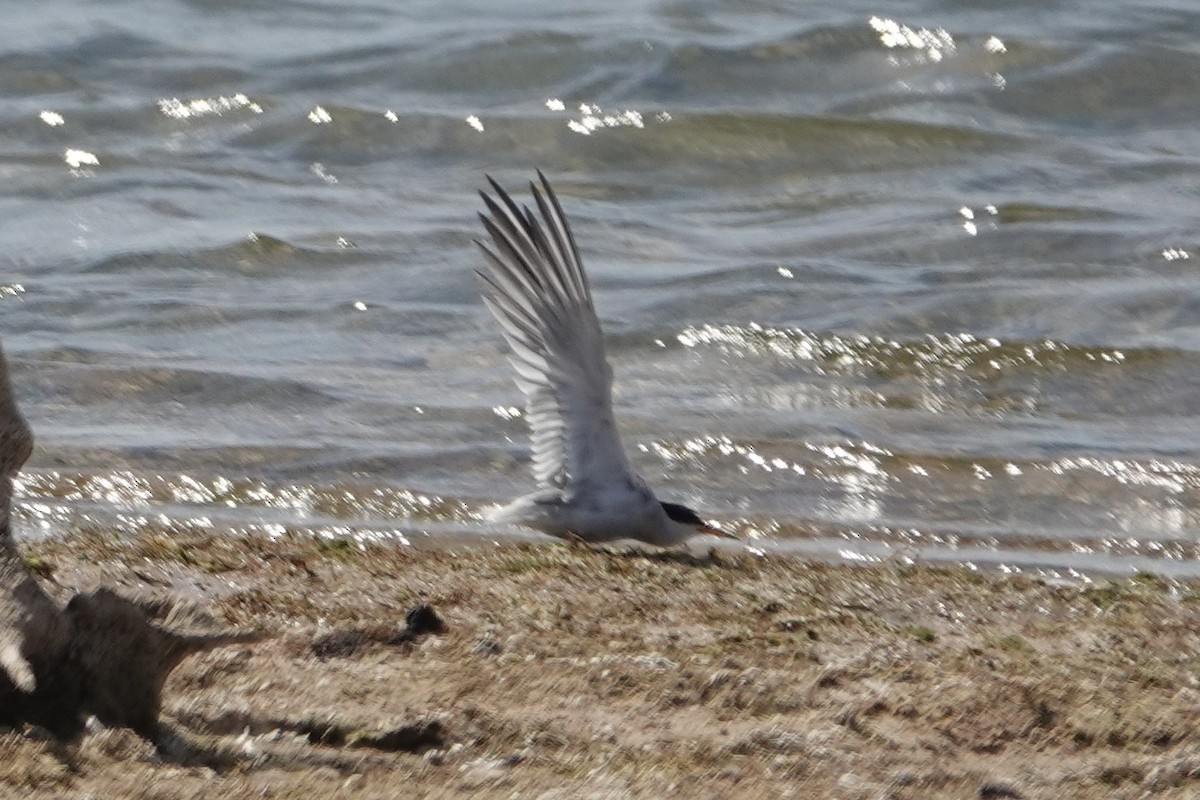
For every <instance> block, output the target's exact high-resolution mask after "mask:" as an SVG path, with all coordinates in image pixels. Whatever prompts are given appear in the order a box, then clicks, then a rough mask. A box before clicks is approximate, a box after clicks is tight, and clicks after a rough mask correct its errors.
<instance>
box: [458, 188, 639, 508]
mask: <svg viewBox="0 0 1200 800" xmlns="http://www.w3.org/2000/svg"><path fill="white" fill-rule="evenodd" d="M538 178H539V179H540V180H541V184H542V189H543V190H544V195H543V192H542V191H539V190H538V187H537V186H536V185H535V184H532V183H531V184H530V189H531V190H532V192H533V198H534V201H535V202H536V205H537V211H536V212H534V211H532V210H531V209H530V208H529V207H528V206H523V207H518V206H517V204H516V203H514V202H513V200H512V198H511V197H509V196H508V193H507V192H505V191H504V190H503V189H501V188H500V186H499V184H497V183H496V182H495V181H494V180H492V179H491V178H488V182H489V183H491V185H492V188H493V189H494V190H495V192H496V196H497V198H498V201H497V200H493V199H492V198H491V197H489V196H488V195H487V194H485V193H483V192H480V195H481V196H482V197H483V202H484V205H485V206H486V207H487V212H488V213H487V214H482V213H481V214H480V215H479V218H480V219H481V220H482V221H483V226H484V228H485V229H486V230H487V232H488V235H489V236H491V239H492V248H494V249H492V248H489V247H488V246H487V245H485V244H483V243H482V242H477V244H478V245H479V246H480V248H481V249H482V250H483V253H484V257H485V258H486V259H487V263H488V266H489V267H490V269H489V270H488V271H487V272H486V273H484V272H480V273H479V276H480V278H482V279H483V281H484V283H485V284H486V287H487V290H486V293H485V294H484V298H483V300H484V302H485V303H486V304H487V307H488V308H489V309H491V312H492V314H494V315H495V317H496V320H497V321H498V322H499V323H500V327H501V329H502V330H503V331H504V338H505V339H507V340H508V344H509V346H510V347H511V348H512V356H511V357H510V359H509V360H510V361H512V364H513V367H515V368H516V371H517V378H516V380H517V385H518V386H519V387H520V388H521V391H522V392H524V393H525V399H526V418H527V420H528V421H529V427H530V429H531V432H532V433H533V474H534V477H535V478H536V479H537V482H538V485H539V486H540V487H542V488H555V489H561V490H563V491H566V492H568V493H578V492H583V493H587V492H589V491H595V490H600V489H601V488H602V487H603V486H604V485H605V484H608V483H610V482H613V481H620V482H622V483H625V482H627V481H628V480H629V479H630V478H632V477H633V470H632V469H631V467H630V466H629V461H628V460H627V459H626V457H625V451H624V449H623V448H622V447H621V440H620V437H619V436H618V434H617V427H616V423H615V422H614V420H613V413H612V369H611V368H610V367H609V365H608V361H607V359H606V358H605V355H604V334H603V332H602V331H601V330H600V321H599V320H598V319H596V310H595V307H594V306H593V305H592V290H591V287H590V285H589V284H588V279H587V275H585V274H584V271H583V264H582V263H581V262H580V260H579V250H578V248H576V246H575V237H574V236H572V235H571V227H570V225H568V224H567V219H566V217H565V216H564V215H563V211H562V206H561V205H559V202H558V198H557V197H556V196H555V195H554V190H553V189H552V188H550V183H549V182H548V181H547V180H546V176H545V175H543V174H542V173H541V172H540V171H539V172H538Z"/></svg>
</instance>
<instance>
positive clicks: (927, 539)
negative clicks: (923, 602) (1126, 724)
mask: <svg viewBox="0 0 1200 800" xmlns="http://www.w3.org/2000/svg"><path fill="white" fill-rule="evenodd" d="M907 8H908V11H906V12H905V13H904V14H903V15H900V16H896V17H891V16H888V14H887V12H885V11H884V10H883V9H881V8H880V7H879V6H871V5H863V4H849V5H847V4H845V3H832V2H824V3H805V4H799V5H797V4H790V3H770V2H751V3H741V4H735V5H730V4H727V3H706V2H673V3H659V4H645V3H626V4H622V3H608V4H599V5H596V4H593V5H591V6H589V7H588V8H587V9H586V10H583V11H574V10H567V9H566V8H565V7H563V6H561V5H560V4H555V3H545V2H542V3H538V2H528V3H524V4H520V5H519V6H512V5H510V6H495V5H494V4H472V3H467V2H439V3H412V4H404V5H403V6H397V5H395V4H392V3H383V2H366V1H365V0H364V1H363V2H352V1H351V0H343V1H341V2H335V1H334V0H329V1H328V2H273V3H257V2H252V0H222V1H220V2H218V1H217V0H188V1H187V2H172V3H155V2H148V1H147V0H126V1H125V2H114V0H104V2H99V1H98V0H95V1H93V2H78V1H77V0H72V2H66V0H47V2H43V3H39V4H37V5H36V6H29V7H21V8H13V9H9V13H8V15H7V17H6V22H5V27H6V32H7V34H8V35H7V36H6V37H5V42H4V44H3V45H0V92H3V95H4V97H5V103H4V104H2V107H0V134H2V139H0V174H2V176H3V181H0V242H2V243H3V256H2V262H0V263H2V264H3V273H2V274H0V285H3V291H2V293H0V305H2V308H3V314H2V323H0V335H2V336H3V338H4V342H5V345H6V347H7V350H8V354H9V357H10V359H11V361H12V362H13V369H14V380H15V382H16V385H17V392H18V395H19V398H20V401H21V403H22V406H23V408H24V409H25V410H26V413H27V416H28V417H29V418H30V421H31V423H32V425H33V427H34V429H35V432H36V434H37V436H38V445H39V446H38V450H37V453H36V455H35V456H34V459H33V460H32V461H31V463H30V465H29V469H28V470H27V471H26V473H25V478H24V479H23V480H22V482H21V485H20V496H19V502H20V508H19V509H18V524H19V531H20V533H21V534H22V535H23V536H25V537H37V536H42V535H64V534H65V535H70V534H71V533H73V532H77V531H80V530H91V529H101V530H107V529H120V530H124V531H128V532H130V533H136V532H139V531H140V532H163V533H166V534H169V535H176V534H180V533H186V532H193V531H206V532H217V533H228V534H230V535H234V534H238V533H254V534H265V535H275V534H278V533H280V532H282V531H301V532H304V531H311V532H315V533H317V534H319V535H338V536H362V537H384V538H391V539H394V540H396V541H397V542H411V543H414V544H419V543H420V542H423V541H430V540H435V539H446V538H449V539H451V540H459V539H465V540H490V539H512V538H517V537H520V536H525V535H528V534H522V533H521V532H517V531H499V530H493V529H490V528H488V527H487V526H486V525H484V524H482V523H481V522H480V521H479V520H478V512H479V510H480V509H481V508H482V507H483V506H485V505H487V504H489V503H492V502H495V501H498V500H503V499H507V498H508V497H509V496H511V495H513V494H516V493H519V492H522V491H525V490H527V489H528V488H529V485H530V480H529V478H528V476H527V465H526V438H525V431H524V423H523V421H522V419H521V418H520V416H519V413H517V412H518V409H517V408H515V406H519V404H520V396H519V394H518V393H517V390H516V389H515V387H514V386H513V385H512V383H511V379H510V376H509V373H508V366H507V364H506V362H505V360H504V354H503V349H502V340H501V338H500V336H499V333H498V330H497V328H496V326H495V325H494V323H493V322H492V321H491V319H490V318H489V317H488V315H487V312H486V311H485V309H484V308H483V306H482V305H481V303H480V302H479V300H478V287H477V286H476V284H475V283H474V279H473V276H472V270H473V269H474V268H476V267H478V266H479V265H480V262H479V258H478V255H477V253H476V252H475V250H474V246H473V245H472V244H471V240H472V238H474V237H476V236H479V235H480V228H479V225H478V222H477V220H476V218H475V212H476V211H477V209H478V208H479V207H480V203H479V201H478V199H477V197H476V195H475V190H476V189H478V188H480V187H481V186H483V185H484V177H483V176H484V173H485V172H488V173H490V174H492V175H494V176H495V177H496V178H497V179H498V180H500V181H501V182H502V183H504V184H506V185H509V186H510V187H513V188H519V187H520V186H521V185H522V184H523V183H524V182H525V181H527V180H528V179H529V178H530V177H532V175H533V170H534V169H535V168H536V167H540V168H542V169H544V170H545V171H546V172H547V173H548V175H549V176H550V177H551V179H552V180H553V181H554V183H555V184H556V186H557V187H558V190H559V193H560V195H561V197H562V200H563V203H564V205H565V206H566V209H567V212H568V213H569V214H570V216H571V218H572V219H573V221H574V224H575V230H576V235H577V237H578V239H579V241H580V246H581V248H582V250H583V252H584V258H585V261H586V263H587V265H588V268H589V270H590V272H591V275H592V278H593V282H594V285H595V287H596V293H597V303H598V306H599V308H600V311H601V315H602V317H603V322H604V324H605V326H606V330H607V333H608V336H609V343H610V357H611V360H612V361H613V364H614V369H615V370H616V373H617V387H616V392H617V403H618V415H619V417H620V420H621V422H622V425H623V430H624V433H625V437H626V440H627V444H628V446H629V448H630V449H631V451H632V453H633V455H634V457H635V460H636V463H637V466H638V468H639V469H640V470H641V471H642V473H643V475H644V476H645V477H646V478H647V479H648V480H649V481H650V482H651V483H652V484H653V485H655V486H656V487H659V489H660V494H661V495H663V496H664V497H667V498H669V499H673V500H676V501H680V502H686V503H688V504H692V505H694V506H696V507H698V508H700V509H702V510H703V511H705V512H707V513H709V514H711V515H712V516H713V517H714V518H716V519H718V520H719V521H721V522H722V523H723V524H724V525H726V526H727V527H730V528H731V529H734V530H738V531H740V532H742V533H743V534H745V535H746V536H747V537H749V538H750V539H751V541H752V542H753V544H754V545H755V546H757V547H760V548H761V549H763V550H765V551H768V552H771V551H791V552H799V553H802V554H805V555H808V556H812V557H820V558H835V559H848V560H852V561H868V562H869V561H875V560H905V559H929V560H938V561H951V562H964V563H970V564H974V565H977V566H980V567H984V568H1000V569H1005V570H1023V571H1030V572H1034V573H1038V574H1043V573H1045V574H1052V575H1054V574H1057V575H1071V574H1074V573H1075V572H1083V573H1088V574H1103V573H1125V572H1129V571H1131V570H1136V569H1143V570H1150V571H1153V572H1158V573H1162V574H1167V575H1193V576H1194V575H1200V546H1198V544H1197V543H1198V540H1200V425H1198V424H1197V413H1198V412H1200V399H1197V398H1200V391H1198V390H1200V275H1198V274H1197V267H1198V266H1200V241H1198V235H1197V221H1198V220H1200V189H1198V188H1197V187H1200V129H1198V128H1197V127H1196V124H1195V120H1196V117H1195V109H1196V107H1197V106H1198V104H1200V37H1197V35H1196V32H1197V31H1200V9H1198V8H1196V7H1195V4H1194V3H1190V2H1189V3H1184V2H1170V1H1169V0H1163V1H1162V2H1139V0H1123V2H1119V3H1116V4H1109V5H1108V6H1106V7H1105V13H1104V14H1092V13H1089V12H1087V11H1086V9H1084V8H1083V7H1081V6H1080V5H1079V4H1076V3H1067V2H1057V3H1034V4H1019V5H1018V6H1011V5H1010V6H1009V7H1007V8H1005V9H1004V10H993V9H991V8H988V7H985V6H982V5H979V4H975V3H952V2H946V0H930V2H924V3H920V4H909V6H907ZM501 9H502V10H501Z"/></svg>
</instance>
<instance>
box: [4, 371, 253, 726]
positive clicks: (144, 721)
mask: <svg viewBox="0 0 1200 800" xmlns="http://www.w3.org/2000/svg"><path fill="white" fill-rule="evenodd" d="M32 449H33V436H32V434H31V433H30V431H29V426H28V425H27V424H26V423H25V420H24V418H23V417H22V416H21V413H20V411H19V410H18V409H17V405H16V401H15V400H14V398H13V394H12V388H11V386H10V384H9V380H8V364H7V362H6V361H5V359H4V354H3V351H0V725H20V724H25V723H31V724H35V725H40V726H42V727H44V728H46V729H47V730H49V731H50V732H51V733H52V734H54V735H55V736H56V737H58V738H59V739H63V740H71V739H74V738H77V737H78V736H79V735H80V734H81V733H82V732H83V729H84V722H85V720H86V719H87V718H88V717H89V716H95V717H96V719H98V720H99V721H100V722H101V723H103V724H105V725H107V726H109V727H128V728H132V729H133V730H134V731H136V732H137V733H139V734H141V735H142V736H145V737H146V738H148V739H150V740H152V741H155V742H163V741H164V740H166V739H168V738H169V733H168V731H166V729H165V728H163V727H161V726H160V723H159V713H160V711H161V709H162V691H163V684H164V683H166V680H167V677H168V676H169V675H170V674H171V671H172V670H174V669H175V667H177V666H178V665H179V663H180V662H181V661H182V660H183V659H184V658H186V657H187V656H188V655H191V654H193V653H198V652H202V651H205V650H209V649H211V648H214V647H219V646H221V645H225V644H234V643H240V642H251V641H257V640H259V639H261V638H262V636H261V635H260V634H258V633H254V632H231V631H222V630H217V629H215V626H214V625H213V624H212V622H211V620H208V619H207V618H205V617H204V615H203V614H201V613H200V612H199V611H198V610H196V609H194V608H192V607H191V606H189V605H187V604H182V603H174V602H171V601H169V600H157V601H155V600H138V599H129V598H125V597H121V596H120V595H118V594H116V593H115V592H112V591H110V590H109V589H105V588H101V589H97V590H95V591H91V592H86V593H81V594H77V595H75V596H74V597H73V598H71V600H70V602H68V603H67V605H66V607H65V608H63V607H60V606H59V605H58V604H57V603H56V602H55V601H54V600H53V599H52V598H51V597H50V596H49V595H48V594H46V592H45V591H44V590H43V589H42V588H41V586H39V585H38V582H37V580H36V579H35V578H34V576H33V575H32V574H30V572H29V570H28V569H27V568H26V566H25V563H24V561H23V560H22V559H21V554H20V553H19V552H18V550H17V547H16V544H15V543H14V542H13V536H12V528H11V523H10V517H11V510H12V487H13V478H14V477H15V476H16V474H17V471H18V470H19V469H20V468H21V466H22V465H23V464H24V463H25V460H26V459H27V458H28V457H29V454H30V452H31V451H32Z"/></svg>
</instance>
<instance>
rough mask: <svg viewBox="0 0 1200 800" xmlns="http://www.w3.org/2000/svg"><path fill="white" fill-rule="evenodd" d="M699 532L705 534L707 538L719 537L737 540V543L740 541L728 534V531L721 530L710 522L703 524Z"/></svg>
mask: <svg viewBox="0 0 1200 800" xmlns="http://www.w3.org/2000/svg"><path fill="white" fill-rule="evenodd" d="M700 532H701V533H707V534H708V535H709V536H720V537H721V538H723V539H737V541H741V539H738V537H737V536H735V535H734V534H732V533H730V532H729V531H723V530H721V529H720V528H718V527H717V526H716V525H714V524H713V523H711V522H706V523H704V527H702V528H701V529H700Z"/></svg>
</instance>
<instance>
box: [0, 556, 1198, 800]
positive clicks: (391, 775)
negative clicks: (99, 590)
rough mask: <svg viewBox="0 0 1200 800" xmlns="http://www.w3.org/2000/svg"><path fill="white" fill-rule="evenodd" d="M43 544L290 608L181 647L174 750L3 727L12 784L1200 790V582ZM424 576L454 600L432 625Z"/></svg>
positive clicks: (95, 793)
mask: <svg viewBox="0 0 1200 800" xmlns="http://www.w3.org/2000/svg"><path fill="white" fill-rule="evenodd" d="M25 553H26V557H27V561H28V562H29V563H30V565H31V567H33V568H34V569H35V570H36V571H38V572H39V574H41V575H42V576H43V582H44V583H45V584H46V585H47V587H48V588H49V589H50V590H51V591H52V592H54V593H55V594H57V595H59V596H60V597H66V596H68V595H69V594H70V593H71V592H72V591H74V590H76V589H85V588H91V587H93V586H95V585H96V584H97V583H98V582H101V581H103V582H104V583H107V584H109V585H111V586H113V587H114V588H116V589H118V590H120V591H123V592H135V591H137V592H146V591H152V592H171V593H181V594H184V595H186V596H188V597H190V598H193V599H195V600H196V601H197V602H200V603H203V604H204V605H205V606H206V607H207V608H208V609H209V611H210V612H211V613H212V614H213V615H214V616H215V617H216V618H217V619H218V620H219V621H221V622H222V623H228V624H231V625H234V626H238V627H247V628H249V627H261V628H266V629H269V630H271V631H274V632H275V634H276V635H275V636H274V637H273V638H271V639H269V640H268V641H266V642H264V643H261V644H257V645H252V646H244V647H243V646H239V647H232V648H227V649H224V650H219V651H215V652H212V653H209V654H206V655H204V656H201V657H196V658H194V659H192V660H190V661H188V662H187V663H185V664H184V665H183V666H182V667H181V668H180V669H179V670H178V671H177V672H176V673H175V674H174V675H173V676H172V678H171V680H170V682H169V684H168V686H167V690H166V708H165V712H166V713H165V716H166V717H167V718H168V719H169V720H171V722H172V725H173V726H174V728H175V730H176V731H177V733H178V737H179V738H178V746H177V747H173V748H171V752H168V753H166V754H159V753H155V751H154V748H153V747H152V746H151V745H149V744H147V743H145V742H144V741H142V740H140V739H139V738H138V737H136V736H134V735H133V734H131V733H129V732H127V731H113V730H93V731H92V732H90V733H89V734H88V735H87V736H86V737H85V738H84V739H83V741H82V742H81V743H80V744H79V745H78V746H76V747H70V748H62V747H57V746H55V745H54V744H52V743H51V742H48V741H46V740H45V738H44V737H42V736H40V735H39V734H38V732H37V731H29V730H27V731H24V732H18V731H3V732H0V795H4V796H18V795H26V794H27V793H29V792H30V790H33V796H38V797H41V796H46V797H63V798H85V797H149V798H163V799H164V800H166V799H167V798H171V799H174V798H198V797H215V796H230V797H250V796H255V797H260V796H263V797H275V798H311V797H396V796H422V797H426V796H427V797H458V796H464V795H475V796H483V797H529V798H539V797H540V798H575V797H606V798H607V797H664V796H687V797H713V798H718V797H796V798H863V799H864V800H866V799H867V798H872V799H874V798H894V799H896V800H900V799H901V798H913V799H914V800H915V799H916V798H968V797H971V798H973V797H980V798H1016V797H1021V798H1093V797H1095V798H1101V797H1102V798H1140V797H1147V796H1153V797H1164V798H1181V799H1182V798H1190V797H1195V796H1196V795H1197V794H1198V793H1200V655H1198V654H1200V583H1187V582H1183V583H1180V582H1167V581H1164V580H1162V579H1159V578H1155V577H1152V576H1149V575H1139V576H1135V577H1134V578H1129V579H1120V580H1114V581H1107V580H1097V581H1096V582H1094V583H1092V584H1090V585H1089V584H1080V585H1070V586H1066V585H1047V584H1044V583H1040V582H1037V581H1033V580H1030V579H1028V578H1024V577H1004V576H1000V575H991V574H981V573H978V572H972V571H970V570H967V569H965V568H933V567H922V566H916V567H912V566H878V567H851V566H828V565H821V564H812V563H806V562H803V561H799V560H790V559H783V558H771V559H764V558H759V557H755V556H749V555H727V554H724V553H722V554H715V555H710V554H707V553H703V552H701V551H697V553H698V554H697V555H693V556H684V555H680V554H657V555H647V554H641V553H625V552H609V553H600V552H592V551H587V550H582V549H578V548H572V547H566V546H561V545H558V544H553V543H547V544H532V545H519V546H505V547H494V546H491V545H479V546H466V547H456V548H454V549H446V550H436V551H433V550H427V551H421V550H413V549H396V548H392V547H382V546H378V547H376V546H368V547H367V548H365V549H361V548H359V547H358V546H357V545H352V544H350V543H348V542H345V541H341V540H334V541H321V542H317V541H314V540H312V539H301V538H295V539H282V540H278V541H267V540H264V539H241V540H238V539H229V538H194V539H181V538H179V537H178V536H175V537H171V538H167V537H158V536H149V537H146V538H143V539H140V540H137V541H133V542H121V541H119V540H117V539H115V538H113V537H111V536H109V535H107V534H86V533H85V534H82V535H80V536H77V537H74V538H71V539H69V540H64V541H52V542H43V543H38V544H36V545H32V546H30V545H26V546H25ZM420 603H425V604H428V605H429V606H430V607H431V608H432V609H433V610H434V611H435V612H436V614H437V615H438V616H439V617H440V619H441V620H442V621H443V622H444V623H445V626H446V627H445V630H444V631H443V632H442V633H429V634H426V635H423V636H417V637H415V638H413V640H412V641H408V640H407V639H408V638H410V637H406V636H404V635H402V634H403V631H404V629H405V614H406V611H407V610H408V609H409V608H411V607H413V606H414V605H416V604H420Z"/></svg>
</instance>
